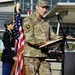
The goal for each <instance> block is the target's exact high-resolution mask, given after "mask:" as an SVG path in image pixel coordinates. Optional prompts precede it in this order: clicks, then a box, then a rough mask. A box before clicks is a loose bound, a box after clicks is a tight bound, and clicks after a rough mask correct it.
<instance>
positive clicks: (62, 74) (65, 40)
mask: <svg viewBox="0 0 75 75" xmlns="http://www.w3.org/2000/svg"><path fill="white" fill-rule="evenodd" d="M60 20H61V21H60ZM61 22H63V20H62V19H58V24H59V25H60V27H61V28H62V34H63V40H62V45H61V47H60V48H61V51H62V73H61V75H64V58H65V54H64V45H65V43H66V46H67V47H68V43H67V39H66V35H65V32H64V28H63V25H61Z"/></svg>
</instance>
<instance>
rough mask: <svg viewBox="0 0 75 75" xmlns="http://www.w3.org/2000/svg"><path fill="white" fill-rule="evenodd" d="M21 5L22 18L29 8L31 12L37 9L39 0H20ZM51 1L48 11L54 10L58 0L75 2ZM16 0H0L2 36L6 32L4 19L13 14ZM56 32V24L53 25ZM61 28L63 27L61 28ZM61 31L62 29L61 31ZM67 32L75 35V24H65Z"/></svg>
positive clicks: (0, 29) (0, 34)
mask: <svg viewBox="0 0 75 75" xmlns="http://www.w3.org/2000/svg"><path fill="white" fill-rule="evenodd" d="M18 1H19V3H20V5H21V16H22V18H24V17H26V16H27V10H28V9H29V10H30V14H32V13H33V12H34V11H35V5H36V3H37V0H18ZM47 1H48V2H49V8H48V11H50V10H52V9H53V8H54V7H55V5H56V4H57V2H75V0H47ZM15 2H16V0H0V37H2V34H3V32H4V21H5V20H6V19H8V18H11V17H12V16H13V12H14V3H15ZM52 26H53V29H54V31H55V32H56V25H52ZM60 30H61V29H60ZM60 32H61V31H60ZM65 32H66V33H67V34H71V33H72V34H71V35H73V36H74V37H75V33H74V32H75V26H74V25H72V26H67V25H66V26H65Z"/></svg>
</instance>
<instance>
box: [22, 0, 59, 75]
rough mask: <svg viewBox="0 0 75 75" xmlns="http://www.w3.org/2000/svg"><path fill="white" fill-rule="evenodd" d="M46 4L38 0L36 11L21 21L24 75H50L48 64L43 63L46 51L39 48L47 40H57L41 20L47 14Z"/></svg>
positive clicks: (42, 0) (49, 27) (47, 25)
mask: <svg viewBox="0 0 75 75" xmlns="http://www.w3.org/2000/svg"><path fill="white" fill-rule="evenodd" d="M48 7H49V6H48V2H47V1H45V0H38V2H37V4H36V11H35V12H34V14H33V15H30V16H28V17H26V18H24V20H23V30H24V35H25V51H24V64H25V69H26V75H51V72H50V68H51V67H50V63H49V62H46V61H45V58H46V57H47V50H46V49H45V48H42V49H40V48H39V46H40V45H42V44H44V43H46V42H47V41H48V40H54V39H58V38H59V36H57V35H56V34H55V33H54V32H53V29H52V27H51V26H50V25H49V23H48V22H47V21H45V19H44V18H43V16H44V15H45V13H46V12H47V8H48Z"/></svg>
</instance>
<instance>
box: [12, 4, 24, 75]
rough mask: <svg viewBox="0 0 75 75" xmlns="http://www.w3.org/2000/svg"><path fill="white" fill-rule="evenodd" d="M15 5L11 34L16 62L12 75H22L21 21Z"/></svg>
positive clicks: (22, 44) (22, 39) (22, 42)
mask: <svg viewBox="0 0 75 75" xmlns="http://www.w3.org/2000/svg"><path fill="white" fill-rule="evenodd" d="M17 7H18V6H17V4H15V6H14V30H13V34H14V37H15V47H16V53H17V56H18V58H19V59H18V62H16V66H15V70H14V75H23V71H24V63H23V52H24V41H25V39H24V34H23V29H22V20H21V17H20V12H18V11H19V8H18V11H17Z"/></svg>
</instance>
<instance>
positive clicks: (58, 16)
mask: <svg viewBox="0 0 75 75" xmlns="http://www.w3.org/2000/svg"><path fill="white" fill-rule="evenodd" d="M56 16H57V19H58V21H60V20H61V21H62V17H61V16H60V14H59V12H56Z"/></svg>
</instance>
